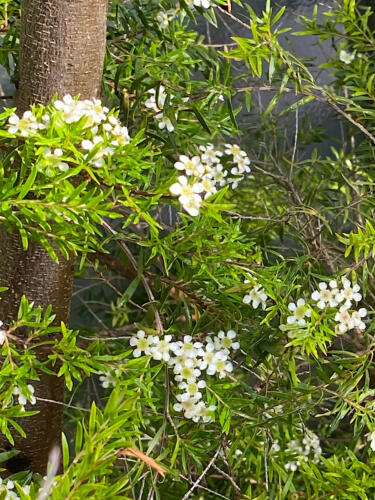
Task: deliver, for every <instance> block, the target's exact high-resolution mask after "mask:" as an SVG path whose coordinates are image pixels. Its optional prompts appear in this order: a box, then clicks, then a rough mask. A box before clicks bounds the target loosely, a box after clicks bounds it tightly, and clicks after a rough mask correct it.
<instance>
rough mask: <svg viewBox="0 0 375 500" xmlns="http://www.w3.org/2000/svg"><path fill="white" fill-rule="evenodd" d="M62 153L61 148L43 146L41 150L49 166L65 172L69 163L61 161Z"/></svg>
mask: <svg viewBox="0 0 375 500" xmlns="http://www.w3.org/2000/svg"><path fill="white" fill-rule="evenodd" d="M63 154H64V153H63V150H62V149H61V148H55V149H54V150H53V149H51V148H44V150H43V156H44V158H45V159H46V160H47V162H48V163H50V164H51V166H53V167H56V168H58V169H59V170H61V171H62V172H66V171H67V170H69V165H68V164H67V163H66V162H64V161H61V156H63Z"/></svg>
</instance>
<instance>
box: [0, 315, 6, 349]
mask: <svg viewBox="0 0 375 500" xmlns="http://www.w3.org/2000/svg"><path fill="white" fill-rule="evenodd" d="M2 326H3V322H2V321H0V345H3V344H4V342H5V339H6V338H7V332H6V331H5V330H3V329H2V328H1V327H2Z"/></svg>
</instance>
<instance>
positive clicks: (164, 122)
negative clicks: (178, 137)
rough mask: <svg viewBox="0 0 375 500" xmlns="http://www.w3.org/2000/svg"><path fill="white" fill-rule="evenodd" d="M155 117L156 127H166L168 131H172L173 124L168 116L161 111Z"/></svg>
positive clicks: (161, 128)
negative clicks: (157, 121)
mask: <svg viewBox="0 0 375 500" xmlns="http://www.w3.org/2000/svg"><path fill="white" fill-rule="evenodd" d="M155 118H156V119H157V120H159V123H158V127H159V128H160V130H163V129H164V128H166V129H167V130H168V132H173V131H174V126H173V123H172V122H171V120H170V119H169V118H168V116H164V115H163V113H158V114H157V115H156V116H155Z"/></svg>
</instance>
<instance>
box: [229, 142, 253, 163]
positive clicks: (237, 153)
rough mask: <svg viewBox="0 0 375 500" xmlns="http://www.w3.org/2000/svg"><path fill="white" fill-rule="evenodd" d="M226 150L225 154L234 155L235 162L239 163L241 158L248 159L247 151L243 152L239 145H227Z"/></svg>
mask: <svg viewBox="0 0 375 500" xmlns="http://www.w3.org/2000/svg"><path fill="white" fill-rule="evenodd" d="M225 148H226V149H225V150H224V152H225V154H227V155H232V156H233V161H234V162H238V160H239V159H240V158H241V157H242V158H245V157H247V154H246V153H245V151H242V149H241V148H240V147H239V146H238V145H237V144H225Z"/></svg>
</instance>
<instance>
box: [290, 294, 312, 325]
mask: <svg viewBox="0 0 375 500" xmlns="http://www.w3.org/2000/svg"><path fill="white" fill-rule="evenodd" d="M288 309H289V311H291V312H293V313H294V314H293V315H292V316H288V317H287V323H288V324H289V325H294V324H297V325H300V326H303V325H305V324H306V320H305V316H306V317H307V318H310V316H311V309H309V308H308V307H307V306H306V305H305V301H304V299H298V300H297V304H295V303H294V302H290V303H289V305H288Z"/></svg>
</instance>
